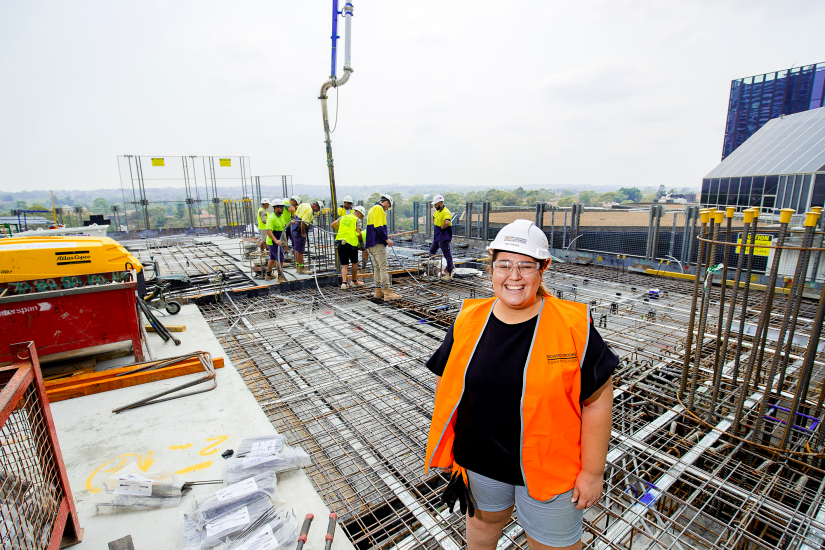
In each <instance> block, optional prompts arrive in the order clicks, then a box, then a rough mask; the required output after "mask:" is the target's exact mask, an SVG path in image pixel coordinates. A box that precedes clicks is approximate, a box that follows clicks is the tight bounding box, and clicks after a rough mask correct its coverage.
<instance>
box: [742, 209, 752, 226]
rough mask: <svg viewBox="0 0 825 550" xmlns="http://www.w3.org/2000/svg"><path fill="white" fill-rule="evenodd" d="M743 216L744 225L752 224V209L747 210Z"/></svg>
mask: <svg viewBox="0 0 825 550" xmlns="http://www.w3.org/2000/svg"><path fill="white" fill-rule="evenodd" d="M743 214H745V223H753V214H754V211H753V210H752V209H750V208H748V209H747V210H745V211H744V212H743Z"/></svg>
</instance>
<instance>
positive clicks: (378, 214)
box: [366, 193, 401, 300]
mask: <svg viewBox="0 0 825 550" xmlns="http://www.w3.org/2000/svg"><path fill="white" fill-rule="evenodd" d="M392 203H393V200H392V197H391V196H390V195H389V193H385V194H383V195H381V198H380V199H379V200H378V202H377V203H375V206H373V207H372V208H370V211H369V214H367V240H366V245H367V250H368V251H369V253H370V257H371V258H372V269H373V280H374V281H375V298H376V299H378V300H381V299H384V300H397V299H398V298H400V297H401V296H399V295H398V294H396V293H395V292H393V291H392V286H390V283H391V280H390V268H389V264H388V263H387V247H388V246H392V239H390V236H389V233H388V232H387V210H389V209H390V208H392Z"/></svg>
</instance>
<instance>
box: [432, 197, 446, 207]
mask: <svg viewBox="0 0 825 550" xmlns="http://www.w3.org/2000/svg"><path fill="white" fill-rule="evenodd" d="M440 202H444V197H442V196H441V195H436V196H434V197H433V206H435V205H436V204H438V203H440Z"/></svg>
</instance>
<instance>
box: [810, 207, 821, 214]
mask: <svg viewBox="0 0 825 550" xmlns="http://www.w3.org/2000/svg"><path fill="white" fill-rule="evenodd" d="M811 210H813V211H814V212H816V213H817V214H822V207H821V206H814V207H812V208H811Z"/></svg>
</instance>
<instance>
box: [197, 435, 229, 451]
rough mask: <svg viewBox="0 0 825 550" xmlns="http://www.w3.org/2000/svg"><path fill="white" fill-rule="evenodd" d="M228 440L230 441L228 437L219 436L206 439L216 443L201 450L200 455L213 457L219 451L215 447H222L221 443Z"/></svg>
mask: <svg viewBox="0 0 825 550" xmlns="http://www.w3.org/2000/svg"><path fill="white" fill-rule="evenodd" d="M227 439H229V436H228V435H219V436H217V437H207V438H206V440H207V441H214V443H212V444H211V445H209V446H208V447H204V448H203V449H201V450H200V452H199V453H198V454H199V455H201V456H209V455H213V454H215V453H217V452H218V449H215V447H217V446H218V445H220V444H221V443H223V442H224V441H226V440H227Z"/></svg>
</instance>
